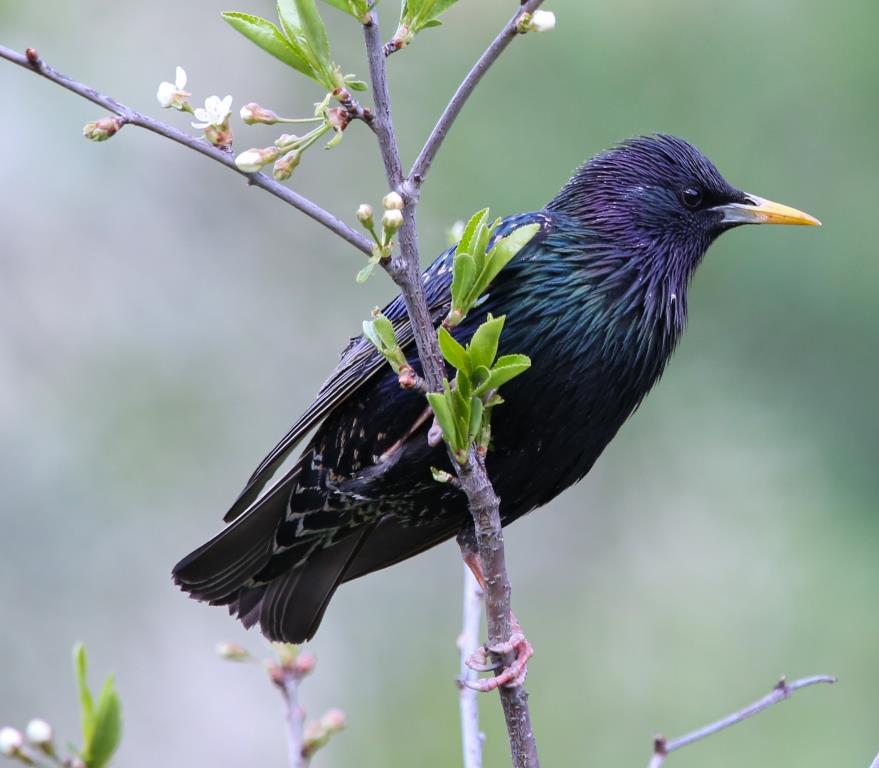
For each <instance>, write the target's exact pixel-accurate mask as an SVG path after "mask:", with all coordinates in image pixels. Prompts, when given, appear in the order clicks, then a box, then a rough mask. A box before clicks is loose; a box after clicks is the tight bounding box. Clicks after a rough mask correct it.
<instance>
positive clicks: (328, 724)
mask: <svg viewBox="0 0 879 768" xmlns="http://www.w3.org/2000/svg"><path fill="white" fill-rule="evenodd" d="M346 723H347V717H346V715H345V713H344V712H343V711H342V710H341V709H335V708H333V709H328V710H327V711H326V712H324V715H323V717H322V718H321V719H320V724H321V725H322V726H323V727H324V728H325V729H326V730H327V731H328V732H329V733H336V732H337V731H341V730H342V729H343V728H344V727H345V725H346Z"/></svg>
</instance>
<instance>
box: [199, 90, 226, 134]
mask: <svg viewBox="0 0 879 768" xmlns="http://www.w3.org/2000/svg"><path fill="white" fill-rule="evenodd" d="M231 111H232V97H231V96H227V97H226V98H225V99H221V98H220V97H219V96H208V97H207V98H206V99H205V102H204V107H196V109H195V110H194V111H193V114H194V115H195V119H196V120H198V122H197V123H193V124H192V127H193V128H200V129H202V130H204V129H205V128H210V127H214V128H225V127H226V121H227V120H228V119H229V113H230V112H231Z"/></svg>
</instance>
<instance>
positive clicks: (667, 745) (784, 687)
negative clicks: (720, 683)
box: [647, 675, 879, 768]
mask: <svg viewBox="0 0 879 768" xmlns="http://www.w3.org/2000/svg"><path fill="white" fill-rule="evenodd" d="M835 682H836V678H835V677H830V676H829V675H815V676H813V677H804V678H802V679H800V680H795V681H794V682H792V683H787V682H786V681H785V679H784V678H783V677H782V678H781V680H779V681H778V684H777V685H776V686H775V687H774V688H773V689H772V690H771V691H770V692H769V693H767V694H766V695H765V696H764V697H763V698H761V699H757V701H755V702H753V703H752V704H748V706H746V707H743V708H742V709H740V710H739V711H738V712H733V713H732V714H731V715H727V716H726V717H722V718H721V719H720V720H716V721H715V722H713V723H709V724H708V725H706V726H703V727H702V728H697V729H696V730H695V731H690V733H687V734H684V735H683V736H681V737H679V738H677V739H673V740H672V741H666V740H665V738H663V737H662V736H657V737H656V739H655V740H654V742H653V757H651V758H650V762H649V763H648V764H647V768H660V766H662V765H663V763H665V758H666V757H667V756H668V755H669V754H670V753H671V752H674V751H676V750H678V749H681V748H683V747H686V746H689V745H690V744H693V743H695V742H697V741H701V740H702V739H706V738H708V737H709V736H713V735H714V734H715V733H717V732H718V731H722V730H724V729H725V728H729V727H730V726H732V725H735V724H736V723H740V722H742V721H743V720H746V719H747V718H749V717H752V716H754V715H756V714H759V713H760V712H762V711H763V710H764V709H769V707H771V706H774V705H775V704H778V703H779V702H781V701H784V700H785V699H789V698H790V697H791V695H792V694H793V693H794V691H798V690H799V689H800V688H807V687H808V686H810V685H816V684H817V683H835ZM877 760H879V756H877ZM873 768H877V766H876V763H874V765H873Z"/></svg>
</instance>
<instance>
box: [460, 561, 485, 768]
mask: <svg viewBox="0 0 879 768" xmlns="http://www.w3.org/2000/svg"><path fill="white" fill-rule="evenodd" d="M463 605H464V611H463V621H462V627H461V634H460V635H459V637H458V650H459V651H460V653H461V678H460V679H461V682H463V681H465V680H475V679H476V677H477V675H476V672H474V671H473V670H472V669H470V667H469V666H467V660H468V659H469V658H470V656H471V655H472V654H473V652H474V651H475V650H476V649H477V648H478V647H479V628H480V624H481V619H482V589H481V588H480V586H479V584H478V583H477V581H476V579H475V578H474V576H473V573H472V572H471V571H470V569H469V568H468V567H467V566H466V565H465V566H464V600H463ZM459 688H460V693H459V699H460V709H461V742H462V744H461V746H462V748H463V751H464V768H482V741H483V738H484V736H483V734H482V732H481V731H480V730H479V704H478V697H479V694H478V693H477V692H476V691H474V690H472V689H470V688H468V687H467V686H466V685H460V686H459Z"/></svg>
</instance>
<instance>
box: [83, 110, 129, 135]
mask: <svg viewBox="0 0 879 768" xmlns="http://www.w3.org/2000/svg"><path fill="white" fill-rule="evenodd" d="M123 125H125V121H124V120H123V119H122V118H121V117H118V116H115V117H102V118H101V119H100V120H95V121H94V122H91V123H86V124H85V125H84V126H83V129H82V135H83V136H85V137H86V138H87V139H89V140H91V141H106V140H107V139H109V138H110V137H111V136H114V135H115V134H117V133H118V132H119V129H120V128H122V126H123Z"/></svg>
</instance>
